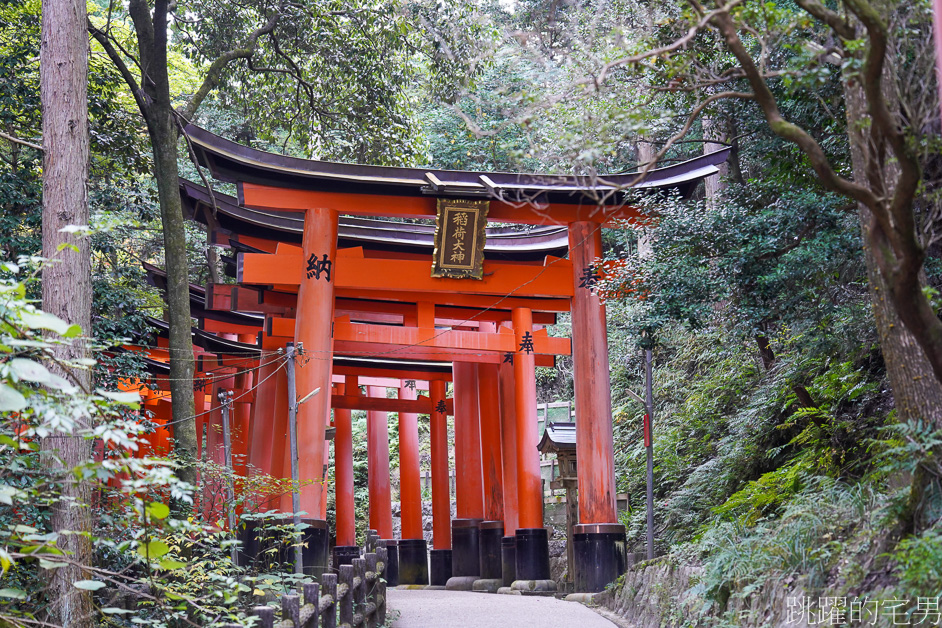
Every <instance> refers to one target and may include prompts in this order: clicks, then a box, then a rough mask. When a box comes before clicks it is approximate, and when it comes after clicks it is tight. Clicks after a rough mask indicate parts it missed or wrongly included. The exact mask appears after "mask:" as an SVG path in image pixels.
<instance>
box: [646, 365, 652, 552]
mask: <svg viewBox="0 0 942 628" xmlns="http://www.w3.org/2000/svg"><path fill="white" fill-rule="evenodd" d="M652 360H653V356H652V351H651V350H650V349H645V351H644V388H645V390H644V397H645V406H646V408H645V409H646V410H647V425H646V426H645V427H646V431H647V434H646V436H647V438H646V439H645V440H646V441H647V442H646V443H645V445H646V446H645V449H646V450H647V458H648V474H647V475H648V477H647V493H648V560H652V559H653V558H654V387H653V381H652V379H653V378H652V375H651V362H652Z"/></svg>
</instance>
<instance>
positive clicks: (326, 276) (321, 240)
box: [276, 208, 338, 574]
mask: <svg viewBox="0 0 942 628" xmlns="http://www.w3.org/2000/svg"><path fill="white" fill-rule="evenodd" d="M337 220H338V214H337V212H336V211H334V210H331V209H324V208H313V209H308V210H307V211H305V212H304V236H303V239H302V249H303V251H304V263H305V267H304V271H305V273H304V276H303V279H302V281H301V286H300V288H299V290H298V314H297V319H296V323H295V330H294V338H295V341H296V342H298V343H301V345H302V346H303V351H304V353H303V354H302V355H301V359H300V361H299V363H298V368H297V372H296V391H297V394H298V396H299V397H300V398H302V399H303V398H305V397H308V395H310V394H312V393H313V392H314V391H315V390H317V389H318V388H319V389H320V392H319V393H317V394H315V395H314V396H313V397H308V398H307V401H306V402H305V403H304V404H302V405H301V406H300V407H299V408H298V412H297V432H298V439H297V442H298V478H299V480H300V481H301V510H302V511H304V512H307V513H309V515H308V516H309V517H311V518H310V519H305V523H307V524H309V525H310V526H311V527H310V530H311V534H312V536H311V537H310V540H309V541H308V544H309V546H310V545H311V544H314V545H316V547H309V548H308V549H309V552H310V553H309V555H310V556H312V557H315V558H314V561H315V563H316V564H314V565H305V566H304V567H305V570H306V571H309V572H312V573H316V574H319V573H322V572H323V570H325V569H326V568H327V555H328V542H329V539H328V536H329V534H328V530H327V522H326V521H325V520H323V519H320V518H319V517H320V516H321V513H322V512H323V511H324V504H325V503H326V500H327V491H326V490H325V483H324V479H325V478H324V449H325V447H326V441H325V440H324V436H325V433H326V429H327V424H328V423H329V422H330V396H331V394H330V393H331V374H332V373H331V371H332V370H333V338H332V330H333V322H334V277H335V275H336V268H335V267H334V264H335V261H336V259H337ZM276 439H277V435H276ZM306 554H307V552H306ZM305 558H307V556H305Z"/></svg>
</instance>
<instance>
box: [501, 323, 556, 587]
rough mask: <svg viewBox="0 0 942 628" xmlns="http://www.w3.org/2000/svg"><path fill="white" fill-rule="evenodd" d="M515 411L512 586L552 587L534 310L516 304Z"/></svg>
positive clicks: (554, 585)
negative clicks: (539, 444)
mask: <svg viewBox="0 0 942 628" xmlns="http://www.w3.org/2000/svg"><path fill="white" fill-rule="evenodd" d="M512 318H513V325H514V336H515V338H514V340H515V342H516V345H517V351H516V352H515V353H514V411H515V414H516V417H515V418H516V422H517V425H516V427H517V434H516V436H517V443H516V444H517V516H518V521H517V525H518V528H517V531H516V533H515V534H514V541H515V546H516V549H515V553H516V556H515V559H516V560H515V565H516V578H517V580H515V581H514V583H513V584H512V585H511V588H512V589H517V590H521V591H530V592H532V591H540V592H544V593H546V592H550V591H555V590H556V582H555V581H553V580H551V579H550V566H549V536H548V534H547V531H546V528H544V527H543V482H542V480H541V478H540V452H539V450H538V449H537V441H538V440H539V437H538V434H537V425H536V356H535V354H534V348H533V312H531V311H530V309H529V308H522V307H518V308H514V310H513V314H512Z"/></svg>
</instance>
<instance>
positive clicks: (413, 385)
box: [151, 126, 727, 591]
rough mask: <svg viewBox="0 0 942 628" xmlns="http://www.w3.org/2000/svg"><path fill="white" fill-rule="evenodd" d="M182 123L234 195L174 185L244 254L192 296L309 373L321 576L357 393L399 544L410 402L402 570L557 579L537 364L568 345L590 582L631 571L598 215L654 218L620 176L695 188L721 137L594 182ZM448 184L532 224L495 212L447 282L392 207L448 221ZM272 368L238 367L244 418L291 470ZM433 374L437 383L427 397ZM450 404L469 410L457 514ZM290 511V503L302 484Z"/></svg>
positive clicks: (223, 328)
mask: <svg viewBox="0 0 942 628" xmlns="http://www.w3.org/2000/svg"><path fill="white" fill-rule="evenodd" d="M185 132H186V134H187V136H188V138H189V141H190V143H191V145H192V148H193V150H194V152H195V154H196V156H197V159H198V160H199V162H200V164H201V165H202V166H204V167H207V168H208V169H209V171H210V172H211V174H212V176H213V177H214V178H216V179H217V180H220V181H225V182H229V183H235V184H236V185H237V189H238V198H237V199H236V198H232V197H227V196H225V195H221V194H219V193H213V194H210V193H209V191H208V190H206V189H205V188H202V187H200V186H197V185H195V184H191V183H189V182H185V181H181V195H182V197H183V199H184V204H185V207H186V210H187V211H188V213H189V217H190V218H191V219H193V220H197V221H200V222H203V223H205V224H206V225H207V230H208V233H209V236H210V238H211V242H213V243H215V244H218V245H220V246H224V247H228V248H230V249H231V250H232V252H233V253H234V257H232V258H227V260H225V261H226V264H227V266H226V268H227V272H229V273H230V274H232V275H234V276H235V278H236V283H235V284H211V285H209V286H207V287H206V289H205V291H204V292H203V294H202V295H197V296H198V297H200V298H201V299H202V310H200V311H199V312H198V315H197V314H195V316H197V317H198V318H199V320H200V331H201V332H202V333H206V334H218V335H221V336H224V337H225V338H227V339H229V340H230V341H232V342H235V341H243V342H245V341H248V340H249V339H254V343H251V344H249V343H247V342H246V346H253V347H254V349H256V350H258V351H261V352H263V354H262V355H264V352H271V351H274V350H277V349H281V348H284V347H285V346H286V343H288V342H292V343H296V346H298V347H301V348H302V353H301V356H300V359H299V360H298V362H297V369H296V387H297V395H298V398H305V397H307V401H306V402H305V403H303V404H302V405H300V406H299V408H298V412H297V441H298V468H299V477H300V480H301V489H300V508H301V510H302V511H304V512H305V513H307V514H308V517H309V519H308V523H310V524H311V525H312V527H311V528H310V530H313V532H312V533H311V536H310V538H309V540H308V545H309V548H308V549H306V550H305V566H306V568H308V569H310V570H311V571H312V572H314V573H317V572H318V571H319V570H321V571H322V570H323V569H325V568H327V562H328V544H329V536H330V531H328V530H327V525H326V522H325V521H324V519H325V513H326V502H327V499H326V497H327V490H328V487H327V485H326V483H325V461H326V460H327V459H328V457H327V441H326V440H325V439H326V438H327V436H328V435H329V433H330V431H329V429H328V428H329V427H330V424H331V423H330V422H331V409H333V428H334V430H333V431H334V439H335V440H334V447H335V456H334V459H335V468H334V476H333V477H334V482H333V485H334V486H333V488H334V490H335V491H336V509H337V521H336V528H337V529H336V531H335V533H336V544H335V547H334V550H333V562H334V564H335V565H337V564H342V563H344V562H346V561H348V560H349V559H350V558H352V553H353V552H355V551H357V550H356V548H355V540H354V524H355V521H354V519H353V512H354V508H353V469H352V433H351V426H350V410H353V409H360V410H366V411H367V412H368V435H367V440H368V443H367V445H368V447H367V448H368V455H369V484H370V486H369V493H370V526H371V527H372V528H374V529H376V530H378V531H379V534H380V536H381V538H386V539H388V540H390V541H393V539H391V536H392V525H391V513H390V487H389V484H390V483H389V449H388V443H387V442H386V438H387V431H386V414H385V413H386V412H397V413H398V415H399V438H400V497H401V502H402V506H401V507H402V535H401V536H402V538H401V539H399V540H398V560H399V578H400V579H399V582H401V583H403V584H427V583H429V582H431V584H433V585H442V584H446V583H447V584H448V585H449V586H452V587H465V588H471V587H472V586H478V585H481V586H490V585H491V584H493V583H497V584H500V583H507V584H509V583H511V582H513V585H512V586H513V588H517V589H525V590H529V591H533V590H552V589H553V588H554V587H555V585H554V583H553V581H552V580H551V579H550V570H549V551H548V538H547V530H546V529H545V528H544V525H543V496H542V485H541V480H540V467H539V452H538V450H537V444H538V437H537V436H538V433H537V429H538V428H537V417H536V411H537V406H536V377H535V367H536V366H540V365H543V366H552V365H553V364H554V363H555V357H556V356H558V355H570V354H571V355H572V357H573V363H574V390H575V409H576V417H577V418H576V434H577V437H576V439H577V465H578V469H577V475H578V488H579V503H578V513H579V524H578V525H577V526H576V528H575V530H574V532H575V534H574V559H575V565H574V572H575V573H574V582H575V587H576V590H577V591H598V590H601V589H603V588H604V586H605V585H606V584H608V583H609V582H611V581H612V580H614V579H615V578H617V576H618V575H620V574H621V573H622V572H623V571H624V569H625V558H626V557H625V530H624V527H623V526H621V525H620V524H619V523H618V519H617V516H616V501H615V500H616V490H615V473H614V451H613V434H612V417H611V392H610V382H609V366H608V348H607V339H606V327H605V309H604V305H603V304H602V303H601V301H600V298H599V296H598V295H597V294H596V292H595V291H594V290H593V289H592V282H591V281H586V278H587V277H589V276H591V275H592V274H593V272H594V270H593V269H594V264H595V262H596V260H597V259H598V258H599V257H600V256H601V254H602V248H601V227H602V226H605V225H611V224H613V223H614V221H621V220H625V221H632V220H637V219H638V218H639V215H638V213H637V212H636V211H635V210H634V209H633V208H631V207H630V206H628V205H626V204H625V203H624V200H625V190H626V188H628V187H634V188H636V189H642V190H677V191H678V192H679V193H680V194H681V195H689V194H690V193H691V192H692V190H693V189H694V188H695V187H696V185H697V184H698V183H699V181H700V180H701V179H703V178H704V177H707V176H711V175H713V174H716V173H717V172H718V170H717V167H716V165H717V164H719V163H721V162H722V161H724V160H725V159H726V153H727V151H726V150H723V151H718V152H716V153H713V154H710V155H705V156H703V157H700V158H697V159H693V160H690V161H686V162H682V163H678V164H675V165H672V166H668V167H664V168H659V169H654V170H651V171H650V172H648V173H647V174H646V176H645V177H644V178H643V180H642V181H641V182H640V183H639V182H638V181H637V179H638V175H637V174H620V175H610V176H602V177H591V178H590V177H573V176H561V175H519V174H506V173H482V172H459V171H442V170H429V169H421V168H419V169H416V168H390V167H379V166H363V165H351V164H338V163H329V162H321V161H312V160H304V159H297V158H292V157H286V156H282V155H276V154H271V153H266V152H262V151H258V150H254V149H251V148H248V147H245V146H241V145H238V144H235V143H233V142H230V141H228V140H225V139H223V138H221V137H218V136H215V135H212V134H211V133H209V132H207V131H205V130H203V129H200V128H198V127H194V126H189V127H187V128H186V130H185ZM441 199H450V200H449V202H462V201H465V200H467V201H475V200H477V201H480V200H485V201H488V202H487V203H486V210H485V211H486V217H487V220H488V221H490V222H500V223H513V224H518V225H520V224H522V225H529V226H530V227H529V228H528V229H527V230H525V231H521V230H520V229H519V228H517V229H516V230H514V229H511V228H500V227H488V228H487V231H486V243H485V244H484V247H483V252H484V261H483V271H482V274H481V277H480V278H479V279H474V278H448V277H435V276H432V273H431V272H430V270H431V269H430V266H431V262H432V258H433V252H434V251H435V250H436V249H435V244H434V242H435V237H436V233H435V230H436V225H429V224H413V223H403V222H392V221H389V220H383V219H382V218H392V217H395V218H413V219H416V218H421V219H429V218H432V219H434V218H436V216H437V215H438V209H437V208H438V204H439V203H440V201H441ZM455 199H457V200H458V201H456V200H455ZM341 215H343V216H341ZM371 217H372V218H371ZM376 217H379V219H377V218H376ZM567 256H568V258H567ZM151 275H152V276H153V277H157V276H158V274H157V273H151ZM158 281H159V279H158ZM560 312H570V313H571V319H572V341H571V342H570V339H569V338H557V337H551V336H549V334H548V333H547V330H546V329H545V326H546V325H550V324H553V323H555V322H556V315H557V314H558V313H560ZM194 333H195V332H194ZM240 344H241V343H240ZM209 353H210V352H207V354H206V355H203V359H202V360H201V363H200V364H199V369H200V370H201V372H203V373H210V372H212V373H213V374H214V375H215V374H216V373H223V372H224V370H225V367H226V364H225V363H224V360H220V361H218V362H213V358H212V357H211V355H209ZM273 370H275V369H273V367H271V366H270V365H266V362H265V360H264V359H263V358H262V359H261V361H260V362H259V368H258V370H257V372H256V374H255V379H256V383H255V385H249V384H250V382H246V381H242V382H238V384H239V385H240V386H241V387H242V388H243V389H244V391H246V392H245V395H247V396H248V397H249V398H251V400H252V401H253V402H254V403H252V404H251V409H249V410H246V412H247V413H249V414H250V416H249V415H248V414H247V415H246V416H247V417H248V419H247V420H246V421H244V422H242V423H240V425H245V427H244V429H245V433H244V440H245V441H246V443H245V455H246V457H247V461H248V462H249V463H250V465H251V466H252V467H255V468H258V469H261V470H262V471H264V472H265V473H270V474H272V475H274V476H280V477H290V463H291V460H290V455H288V451H289V450H288V448H287V446H286V441H287V436H288V435H287V427H286V424H287V419H286V416H285V415H286V414H287V404H288V397H287V392H286V388H285V384H284V382H283V375H282V373H283V372H282V371H281V370H278V371H277V372H276V373H274V374H273V373H272V371H273ZM218 378H219V376H216V377H215V379H214V381H218ZM449 382H451V383H452V386H453V391H454V392H453V397H452V398H450V399H449V398H447V397H446V393H447V386H448V383H449ZM232 383H233V384H234V383H236V382H234V381H233V382H232ZM214 385H215V384H214ZM364 385H365V386H366V394H362V393H361V392H360V386H364ZM389 388H394V389H396V390H397V393H396V396H395V398H387V397H388V395H387V391H388V389H389ZM318 389H319V390H320V391H321V392H320V393H319V394H315V395H313V396H310V397H308V396H309V395H310V394H311V393H312V392H313V391H315V390H318ZM426 390H427V391H428V395H427V396H426V395H421V394H419V392H420V391H426ZM248 391H251V395H249V393H248ZM326 391H330V394H326ZM197 398H198V399H199V395H197ZM203 401H204V403H205V402H206V400H205V397H204V399H203ZM197 412H198V413H199V407H198V409H197ZM420 413H421V414H428V415H430V418H431V441H432V442H431V456H432V501H433V548H432V550H431V552H430V553H429V554H427V548H426V544H425V541H424V540H423V535H422V523H421V519H422V509H421V498H420V490H419V457H418V432H417V415H418V414H420ZM447 415H453V416H454V426H455V467H456V488H455V498H456V518H455V519H454V520H450V514H449V510H450V508H449V507H450V495H449V485H448V473H449V469H448V441H447ZM210 416H212V413H210ZM210 420H211V421H212V420H215V419H210ZM279 506H280V508H281V509H282V510H285V511H291V510H292V504H291V499H290V496H287V497H282V498H281V500H280V504H279ZM319 531H322V532H319ZM391 562H392V560H391ZM429 566H430V568H429ZM482 582H483V583H484V584H483V585H482V584H481V583H482Z"/></svg>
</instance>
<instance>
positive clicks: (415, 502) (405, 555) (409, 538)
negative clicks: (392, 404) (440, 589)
mask: <svg viewBox="0 0 942 628" xmlns="http://www.w3.org/2000/svg"><path fill="white" fill-rule="evenodd" d="M416 396H417V395H416V391H415V382H413V385H412V387H411V388H410V387H408V386H406V382H405V381H400V386H399V398H400V399H415V398H416ZM399 503H400V507H401V512H402V538H401V539H400V540H399V584H423V585H427V584H428V548H427V546H426V544H425V538H423V536H422V488H421V486H420V483H419V415H418V414H415V413H413V412H400V413H399Z"/></svg>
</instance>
